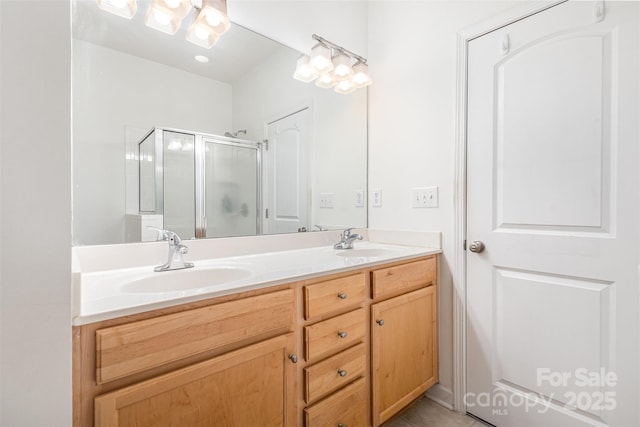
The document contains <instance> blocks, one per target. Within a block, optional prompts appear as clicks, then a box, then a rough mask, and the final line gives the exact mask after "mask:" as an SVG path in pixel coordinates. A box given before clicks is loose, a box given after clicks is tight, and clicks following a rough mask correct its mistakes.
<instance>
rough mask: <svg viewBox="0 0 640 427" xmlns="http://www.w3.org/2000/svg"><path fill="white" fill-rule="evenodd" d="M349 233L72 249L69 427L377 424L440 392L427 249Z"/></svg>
mask: <svg viewBox="0 0 640 427" xmlns="http://www.w3.org/2000/svg"><path fill="white" fill-rule="evenodd" d="M360 233H361V234H363V235H364V237H365V238H364V240H363V241H361V242H360V241H356V242H355V244H354V248H353V249H334V247H333V243H335V241H337V240H339V238H340V235H339V233H338V232H322V233H301V234H305V235H306V236H301V235H286V236H284V235H283V236H269V237H266V236H261V238H260V239H259V242H260V243H257V242H258V240H256V239H257V238H255V237H253V238H251V237H250V238H246V239H244V240H243V239H214V240H210V239H209V240H206V241H190V242H187V243H186V245H187V246H189V247H190V253H189V255H185V259H188V260H189V261H192V262H193V263H194V264H195V266H194V267H193V268H187V269H182V270H174V271H164V272H154V271H153V267H154V261H151V260H152V259H154V260H155V264H158V261H163V258H166V243H165V244H161V243H151V244H146V245H137V247H132V245H113V246H104V247H101V248H99V247H85V248H81V247H80V248H74V297H75V298H76V299H75V303H74V307H75V316H74V327H73V345H74V349H73V354H74V358H73V364H74V368H73V371H74V379H73V382H74V384H73V385H74V425H75V426H88V425H96V426H152V425H176V426H177V425H226V426H254V425H255V426H258V425H260V426H280V425H286V426H349V427H353V426H369V425H373V426H378V425H381V424H383V423H384V422H385V421H387V420H389V419H390V418H391V417H393V416H394V415H395V414H397V413H398V412H399V411H401V410H402V409H403V408H404V407H406V406H407V405H408V404H409V403H411V402H412V401H413V400H415V399H416V398H418V397H420V396H421V395H422V394H423V393H424V392H425V391H426V390H427V389H428V388H429V387H431V386H432V385H433V384H435V383H436V382H437V380H438V358H437V354H438V335H437V330H438V328H437V299H438V298H437V281H438V274H437V272H438V255H437V254H438V253H439V252H440V250H439V249H438V248H439V235H437V233H433V235H428V234H429V233H424V234H425V237H424V238H422V239H419V238H418V239H416V237H415V236H414V235H410V234H409V233H404V234H403V233H390V232H374V231H373V230H371V231H369V230H362V231H360ZM225 240H226V242H225ZM378 242H384V243H378ZM387 242H390V243H392V244H390V243H387ZM274 244H276V246H274ZM225 246H226V247H225ZM273 247H276V248H278V249H279V250H278V251H274V250H273V249H271V250H269V248H273ZM119 250H123V251H129V252H130V253H129V254H121V253H119V252H118V251H119ZM163 252H164V253H163ZM133 254H135V255H133ZM161 254H163V255H164V256H163V255H161ZM128 255H130V256H128ZM131 256H135V257H137V258H136V259H131ZM147 262H148V264H145V263H147ZM136 265H138V266H136ZM139 265H144V267H139Z"/></svg>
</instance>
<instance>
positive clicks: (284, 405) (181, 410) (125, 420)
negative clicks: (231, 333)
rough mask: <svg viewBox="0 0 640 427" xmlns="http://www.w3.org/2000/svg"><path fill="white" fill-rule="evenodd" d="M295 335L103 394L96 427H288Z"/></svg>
mask: <svg viewBox="0 0 640 427" xmlns="http://www.w3.org/2000/svg"><path fill="white" fill-rule="evenodd" d="M292 338H293V334H288V335H282V336H279V337H276V338H272V339H269V340H266V341H263V342H260V343H257V344H253V345H250V346H247V347H244V348H242V349H240V350H236V351H233V352H230V353H226V354H224V355H222V356H218V357H215V358H212V359H210V360H207V361H205V362H201V363H197V364H195V365H192V366H189V367H186V368H183V369H179V370H177V371H174V372H171V373H168V374H165V375H162V376H159V377H156V378H153V379H150V380H147V381H143V382H141V383H138V384H135V385H132V386H129V387H125V388H123V389H120V390H117V391H114V392H111V393H107V394H104V395H101V396H99V397H97V398H96V400H95V411H96V412H95V413H96V417H95V420H96V426H100V427H141V426H160V425H162V426H205V425H210V426H214V425H216V426H218V425H220V426H258V425H260V426H285V425H287V416H288V414H290V413H292V412H293V403H294V400H293V392H294V390H293V388H292V387H291V386H292V384H293V383H292V380H293V378H294V376H295V367H294V365H293V364H292V363H290V361H289V360H288V357H287V356H288V351H289V349H290V348H291V346H292Z"/></svg>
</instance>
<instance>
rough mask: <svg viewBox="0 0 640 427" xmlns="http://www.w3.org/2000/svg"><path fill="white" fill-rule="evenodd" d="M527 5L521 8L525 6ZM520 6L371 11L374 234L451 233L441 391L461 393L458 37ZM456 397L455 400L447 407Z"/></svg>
mask: <svg viewBox="0 0 640 427" xmlns="http://www.w3.org/2000/svg"><path fill="white" fill-rule="evenodd" d="M520 4H521V3H520ZM520 4H518V3H517V2H484V1H374V2H371V4H370V6H369V64H370V65H369V68H370V72H371V75H372V77H373V80H374V84H373V85H372V86H371V87H370V102H369V159H370V160H369V167H370V170H369V188H380V189H382V200H383V206H382V207H381V208H370V210H369V227H371V228H380V229H406V230H422V231H428V230H435V231H442V233H443V251H444V254H443V257H442V262H441V264H440V267H441V270H440V274H441V276H440V280H441V282H440V296H439V298H440V319H439V320H440V384H441V386H442V387H443V389H444V391H445V392H450V391H451V389H452V385H453V366H452V361H453V342H452V338H453V328H452V327H453V319H452V313H453V284H452V279H451V266H450V263H451V262H452V261H451V260H452V259H453V251H454V242H453V241H452V238H453V220H454V218H453V207H454V205H453V203H454V194H453V190H454V187H453V184H454V180H453V176H454V145H455V140H454V138H455V113H456V110H455V102H456V32H457V31H459V30H462V29H464V28H466V27H469V26H471V25H473V24H476V23H478V22H480V21H482V20H484V19H487V18H489V17H491V16H494V15H496V14H498V13H500V12H503V11H504V10H506V9H509V8H512V7H518V6H520ZM427 186H438V188H439V199H440V200H439V208H437V209H414V208H412V207H411V189H412V188H413V187H427ZM448 399H450V396H448V397H447V400H448Z"/></svg>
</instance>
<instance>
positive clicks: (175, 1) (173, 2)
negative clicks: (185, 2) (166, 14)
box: [164, 0, 182, 9]
mask: <svg viewBox="0 0 640 427" xmlns="http://www.w3.org/2000/svg"><path fill="white" fill-rule="evenodd" d="M180 3H182V2H181V1H180V0H164V4H166V5H167V6H169V7H170V8H171V9H175V8H176V7H178V6H180Z"/></svg>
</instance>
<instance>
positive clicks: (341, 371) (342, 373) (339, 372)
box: [338, 369, 347, 377]
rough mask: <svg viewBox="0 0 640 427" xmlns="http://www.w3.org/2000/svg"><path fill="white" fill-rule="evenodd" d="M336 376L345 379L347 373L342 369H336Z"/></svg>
mask: <svg viewBox="0 0 640 427" xmlns="http://www.w3.org/2000/svg"><path fill="white" fill-rule="evenodd" d="M338 375H340V376H341V377H346V376H347V371H345V370H344V369H338Z"/></svg>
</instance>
